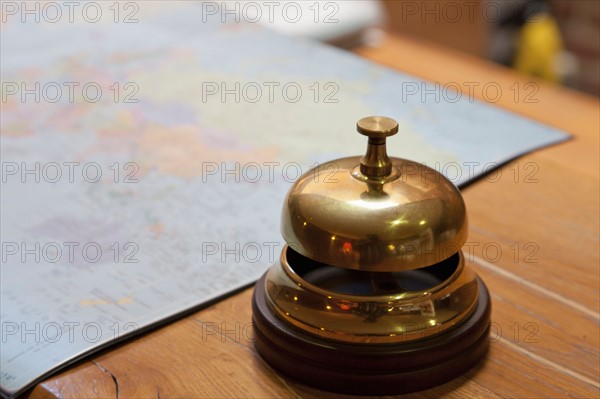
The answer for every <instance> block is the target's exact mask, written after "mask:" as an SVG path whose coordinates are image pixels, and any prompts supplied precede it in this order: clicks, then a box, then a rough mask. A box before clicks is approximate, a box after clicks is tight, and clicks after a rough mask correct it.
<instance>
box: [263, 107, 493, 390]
mask: <svg viewBox="0 0 600 399" xmlns="http://www.w3.org/2000/svg"><path fill="white" fill-rule="evenodd" d="M357 129H358V132H359V133H361V134H363V135H365V136H367V137H368V144H367V151H366V154H365V155H364V156H363V157H348V158H342V159H337V160H334V161H330V162H328V163H326V164H323V165H321V166H319V167H317V168H315V169H312V170H309V171H308V172H306V173H305V174H304V175H302V176H301V177H300V178H299V179H298V181H297V182H296V183H295V184H294V185H293V187H292V188H291V189H290V191H289V193H288V195H287V197H286V199H285V203H284V206H283V212H282V220H281V231H282V234H283V238H284V239H285V241H286V243H287V245H286V246H285V247H284V248H283V250H282V253H281V256H280V259H279V261H278V262H277V263H275V264H274V265H273V266H272V267H271V268H270V269H269V270H268V271H267V272H266V273H265V274H264V275H263V276H262V278H261V279H260V280H259V281H258V282H257V283H256V287H255V290H254V296H253V321H254V331H255V345H256V349H257V351H258V352H259V353H260V355H261V356H262V357H263V358H264V359H265V360H266V361H267V362H268V363H269V364H270V365H271V366H273V368H275V369H276V370H279V371H280V372H281V373H283V374H284V375H287V376H289V377H291V378H292V379H295V380H298V381H300V382H303V383H305V384H307V385H311V386H314V387H317V388H321V389H325V390H330V391H335V392H344V393H351V394H371V395H374V394H395V393H404V392H411V391H416V390H420V389H425V388H428V387H431V386H434V385H437V384H441V383H443V382H445V381H448V380H450V379H452V378H454V377H456V376H458V375H460V374H462V373H464V372H466V371H467V370H468V369H470V368H471V367H472V366H473V365H475V364H476V363H477V362H478V361H479V360H480V358H481V357H482V356H483V355H484V354H485V352H486V350H487V347H488V334H489V325H490V308H491V305H490V299H489V294H488V291H487V288H486V287H485V285H484V284H483V282H482V281H481V279H479V277H477V275H476V274H475V273H474V272H473V271H472V270H471V268H470V267H468V266H467V265H466V264H465V262H464V257H463V253H462V250H461V248H462V246H463V245H464V243H465V242H466V239H467V215H466V209H465V204H464V201H463V199H462V196H461V194H460V192H459V191H458V190H457V188H456V187H455V186H454V185H453V184H452V183H451V182H450V181H449V180H448V179H446V178H445V177H444V176H443V175H441V174H440V173H438V172H436V171H435V170H433V169H431V168H428V167H426V166H424V165H422V164H419V163H416V162H413V161H409V160H406V159H400V158H393V157H392V158H390V157H388V155H387V151H386V138H387V137H389V136H392V135H394V134H396V133H397V132H398V124H397V123H396V121H394V120H393V119H390V118H386V117H379V116H374V117H367V118H363V119H361V120H359V121H358V123H357Z"/></svg>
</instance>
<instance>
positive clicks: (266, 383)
mask: <svg viewBox="0 0 600 399" xmlns="http://www.w3.org/2000/svg"><path fill="white" fill-rule="evenodd" d="M357 52H358V53H359V54H361V55H362V56H364V57H366V58H369V59H372V60H374V61H376V62H380V63H383V64H387V65H389V66H391V67H393V68H397V69H399V70H403V71H407V72H409V73H412V74H415V75H418V76H421V77H424V78H427V79H430V80H434V81H439V82H440V83H441V84H445V83H448V82H457V83H459V85H461V86H462V85H463V83H464V82H480V83H481V85H484V84H485V83H488V82H496V83H498V84H499V85H500V87H501V88H502V92H503V95H502V96H501V97H500V99H499V100H498V102H497V104H498V105H499V106H502V107H505V108H507V109H511V110H513V111H516V112H518V113H521V114H524V115H527V116H529V117H531V118H534V119H537V120H539V121H542V122H545V123H548V124H550V125H554V126H556V127H559V128H562V129H565V130H567V131H569V132H571V133H573V134H574V135H575V139H574V140H572V141H570V142H568V143H564V144H560V145H557V146H554V147H551V148H547V149H544V150H540V151H536V152H535V153H533V154H529V155H527V156H524V157H521V158H520V159H518V160H517V161H515V162H513V163H511V164H510V165H508V166H506V167H504V168H502V169H501V171H500V172H501V173H502V174H501V176H499V175H494V176H491V177H490V178H489V179H488V180H482V181H480V182H477V183H475V184H473V185H471V186H470V187H468V188H467V189H465V191H464V196H465V199H466V202H467V208H468V212H469V222H470V237H469V243H470V244H469V245H470V247H471V249H467V254H468V256H469V257H471V261H470V262H469V263H470V264H471V266H472V267H473V268H474V269H475V270H476V271H477V273H479V274H480V275H481V276H482V277H483V279H484V280H485V282H486V283H487V285H488V287H489V289H490V291H491V294H492V300H493V314H492V320H493V326H494V331H493V333H492V344H491V349H490V353H489V355H488V357H487V360H486V361H485V362H483V363H481V364H480V365H479V366H477V367H476V368H475V369H473V370H471V371H470V372H469V373H468V374H467V375H465V376H463V377H461V378H458V379H456V380H454V381H451V382H449V383H447V384H445V385H442V386H439V387H437V388H434V389H431V390H427V391H423V392H419V393H416V394H413V396H414V397H422V398H436V397H439V396H441V395H446V396H448V397H455V398H465V397H496V398H500V397H502V398H504V397H519V398H523V397H598V395H599V394H600V393H599V387H600V382H599V345H600V334H599V314H598V312H599V303H600V301H599V299H600V298H599V286H600V281H599V261H600V260H599V242H598V241H599V229H600V227H599V225H600V223H599V164H598V162H599V140H598V136H599V135H600V103H599V101H598V100H597V99H595V98H592V97H587V96H585V95H583V94H578V93H576V92H573V91H570V90H567V89H564V88H561V87H558V86H552V85H547V84H544V83H539V90H538V91H537V92H536V93H535V95H534V96H533V97H532V98H530V99H537V100H538V101H537V102H536V103H532V102H526V101H525V97H524V94H526V93H522V96H521V97H517V98H515V97H514V91H515V90H514V87H515V86H514V85H515V84H517V85H519V86H518V87H520V88H521V89H524V88H525V87H526V86H525V85H526V84H527V82H530V81H531V80H532V79H531V78H529V77H523V76H520V75H517V74H515V73H513V72H511V71H509V70H507V69H504V68H502V67H498V66H494V65H491V64H489V63H487V62H485V61H482V60H479V59H476V58H471V57H469V56H465V55H463V54H457V53H452V52H449V51H448V50H445V49H439V48H434V47H431V46H430V45H427V44H423V43H419V42H416V41H411V40H408V39H404V38H395V37H388V38H386V39H385V41H384V42H383V44H382V45H381V46H379V47H377V48H362V49H359V50H357ZM536 84H538V83H537V82H536ZM511 86H512V87H513V89H511ZM536 87H537V86H536ZM529 90H530V91H531V89H529ZM475 96H477V97H481V93H480V92H478V91H475ZM494 180H497V181H494ZM250 296H251V289H247V290H245V291H243V292H241V293H239V294H237V295H235V296H233V297H231V298H229V299H227V300H224V301H222V302H219V303H217V304H216V305H214V306H211V307H209V308H207V309H205V310H202V311H200V312H198V313H195V314H193V315H191V316H189V317H186V318H184V319H182V320H179V321H177V322H175V323H172V324H171V325H169V326H167V327H164V328H161V329H158V330H157V331H154V332H152V333H149V334H146V335H144V336H143V337H141V338H137V339H135V340H133V341H131V342H128V343H126V344H123V345H120V346H118V347H116V348H114V349H112V350H109V351H107V352H105V353H102V354H100V355H95V356H92V357H91V358H90V359H89V360H85V361H83V362H81V363H80V364H78V365H77V366H75V367H72V368H70V369H68V370H66V371H64V372H63V373H61V374H59V375H57V376H55V377H53V378H50V379H48V380H47V381H44V382H43V383H41V384H39V385H38V386H37V387H36V388H35V389H34V390H33V391H32V392H30V397H31V398H53V397H56V398H92V397H94V398H112V397H118V398H129V397H136V398H171V397H186V398H192V397H193V398H215V397H231V398H233V397H235V398H240V397H277V398H282V397H293V398H297V397H306V398H333V397H338V395H334V394H329V393H324V392H321V391H317V390H314V389H311V388H308V387H305V386H302V385H299V384H297V383H294V382H291V381H287V380H284V379H283V378H282V377H280V376H279V375H278V374H277V373H275V372H274V371H273V370H272V369H271V368H270V367H269V366H267V365H266V364H265V363H264V362H263V361H262V360H261V358H260V357H259V356H258V355H257V354H256V352H255V350H254V348H253V345H252V336H251V324H250V322H251V309H250ZM215 326H217V327H218V328H214V327H215Z"/></svg>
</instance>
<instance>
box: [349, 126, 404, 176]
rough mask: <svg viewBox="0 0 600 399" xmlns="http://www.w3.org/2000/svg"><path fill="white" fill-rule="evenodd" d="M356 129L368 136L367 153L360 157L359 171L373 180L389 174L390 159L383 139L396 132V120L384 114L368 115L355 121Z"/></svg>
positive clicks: (390, 167) (390, 169)
mask: <svg viewBox="0 0 600 399" xmlns="http://www.w3.org/2000/svg"><path fill="white" fill-rule="evenodd" d="M356 130H358V132H359V133H360V134H363V135H365V136H367V137H369V143H368V145H367V153H366V154H365V155H364V156H363V157H362V158H361V159H360V172H361V173H362V174H363V175H365V176H366V177H368V178H369V179H374V180H377V179H383V178H385V177H387V176H389V175H390V174H391V173H392V161H391V160H390V158H389V157H388V155H387V151H386V147H385V139H386V137H389V136H393V135H394V134H396V133H398V122H396V121H395V120H393V119H392V118H387V117H385V116H368V117H366V118H362V119H361V120H359V121H358V122H357V123H356Z"/></svg>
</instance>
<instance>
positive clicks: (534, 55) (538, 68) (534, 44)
mask: <svg viewBox="0 0 600 399" xmlns="http://www.w3.org/2000/svg"><path fill="white" fill-rule="evenodd" d="M562 50H563V42H562V38H561V34H560V30H559V28H558V24H557V22H556V20H555V19H554V18H553V17H552V16H551V15H550V14H548V13H539V14H535V15H533V16H532V17H531V18H530V20H529V21H527V22H526V23H525V25H523V28H522V29H521V32H520V34H519V38H518V43H517V51H516V55H515V59H514V65H513V67H514V68H515V69H517V70H519V71H521V72H524V73H527V74H530V75H534V76H538V77H540V78H543V79H546V80H550V81H553V82H559V81H560V80H561V75H560V74H559V72H558V70H557V68H556V62H557V58H558V56H559V54H560V53H561V52H562Z"/></svg>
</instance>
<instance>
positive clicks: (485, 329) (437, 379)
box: [252, 274, 491, 395]
mask: <svg viewBox="0 0 600 399" xmlns="http://www.w3.org/2000/svg"><path fill="white" fill-rule="evenodd" d="M265 279H266V274H265V275H263V276H262V278H261V279H260V280H259V281H258V282H257V284H256V287H255V289H254V295H253V298H252V310H253V324H254V340H255V341H254V344H255V347H256V350H257V351H258V353H259V354H260V355H261V356H262V357H263V358H264V359H265V360H266V361H267V363H268V364H270V365H271V366H272V367H273V368H274V369H276V370H277V371H279V372H281V373H282V374H283V375H285V376H287V377H289V378H291V379H293V380H296V381H299V382H301V383H304V384H306V385H309V386H312V387H315V388H319V389H323V390H326V391H332V392H339V393H347V394H359V395H389V394H400V393H408V392H414V391H419V390H423V389H427V388H431V387H433V386H436V385H439V384H442V383H444V382H447V381H449V380H451V379H453V378H456V377H458V376H460V375H462V374H464V373H465V372H466V371H468V370H469V369H471V368H472V367H473V366H475V365H476V364H477V363H478V362H479V361H480V360H481V359H482V358H483V356H484V355H485V353H486V352H487V349H488V346H489V339H488V335H489V330H490V313H491V304H490V297H489V293H488V290H487V288H486V286H485V284H484V283H483V281H481V279H479V277H476V280H477V284H478V297H477V304H476V306H475V309H474V310H473V312H472V313H471V314H470V315H469V316H468V317H467V318H466V319H464V320H463V321H462V322H461V323H460V324H459V325H458V326H455V327H453V328H451V329H448V330H445V331H443V332H441V333H439V334H437V335H433V336H430V337H428V338H425V339H422V340H416V341H411V342H400V343H392V344H373V343H370V344H369V343H347V342H337V341H333V340H329V339H324V338H321V337H318V336H316V335H313V334H308V333H306V332H304V331H303V330H301V329H299V328H297V327H295V326H293V325H291V324H290V323H287V322H285V321H284V320H282V319H281V318H280V317H278V315H277V314H275V313H274V311H273V310H272V308H271V307H270V306H269V304H268V303H267V301H268V299H267V293H266V290H265Z"/></svg>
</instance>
